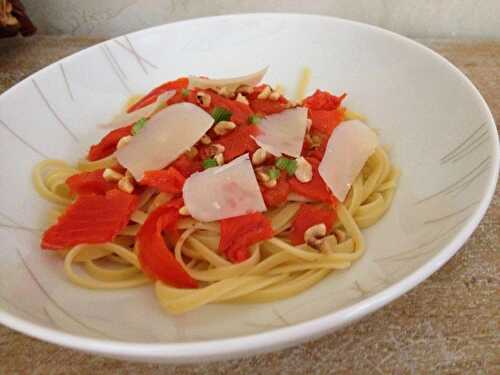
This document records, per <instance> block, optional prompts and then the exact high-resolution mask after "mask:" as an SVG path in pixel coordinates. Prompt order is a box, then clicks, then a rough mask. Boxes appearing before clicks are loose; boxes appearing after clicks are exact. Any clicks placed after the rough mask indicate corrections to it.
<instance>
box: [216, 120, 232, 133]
mask: <svg viewBox="0 0 500 375" xmlns="http://www.w3.org/2000/svg"><path fill="white" fill-rule="evenodd" d="M234 128H236V124H235V123H234V122H232V121H220V122H218V123H217V124H216V125H215V126H214V133H215V134H217V135H224V134H227V133H228V132H230V131H231V130H233V129H234Z"/></svg>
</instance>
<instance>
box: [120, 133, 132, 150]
mask: <svg viewBox="0 0 500 375" xmlns="http://www.w3.org/2000/svg"><path fill="white" fill-rule="evenodd" d="M131 140H132V136H131V135H127V136H126V137H123V138H122V139H120V140H119V141H118V143H117V144H116V149H117V150H118V149H119V148H121V147H123V146H125V145H126V144H127V143H129V142H130V141H131Z"/></svg>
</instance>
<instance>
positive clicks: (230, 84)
mask: <svg viewBox="0 0 500 375" xmlns="http://www.w3.org/2000/svg"><path fill="white" fill-rule="evenodd" d="M267 68H268V67H267V66H266V67H265V68H264V69H261V70H259V71H258V72H255V73H252V74H248V75H246V76H241V77H233V78H223V79H210V78H201V77H195V76H190V77H189V88H195V87H196V88H199V89H214V88H216V87H226V88H228V89H229V90H236V89H237V88H238V87H240V86H242V85H248V86H256V85H258V84H259V82H260V81H261V80H262V78H263V77H264V75H265V74H266V72H267Z"/></svg>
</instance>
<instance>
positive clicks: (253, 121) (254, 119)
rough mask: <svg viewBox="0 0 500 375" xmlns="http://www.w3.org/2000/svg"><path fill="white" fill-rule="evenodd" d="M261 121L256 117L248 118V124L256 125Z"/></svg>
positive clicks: (260, 118)
mask: <svg viewBox="0 0 500 375" xmlns="http://www.w3.org/2000/svg"><path fill="white" fill-rule="evenodd" d="M261 120H262V117H260V116H257V115H251V116H248V122H249V123H250V124H258V123H259V122H260V121H261Z"/></svg>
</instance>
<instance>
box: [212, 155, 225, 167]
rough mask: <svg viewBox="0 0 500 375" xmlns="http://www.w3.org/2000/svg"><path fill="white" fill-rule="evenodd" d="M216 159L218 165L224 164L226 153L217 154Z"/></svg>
mask: <svg viewBox="0 0 500 375" xmlns="http://www.w3.org/2000/svg"><path fill="white" fill-rule="evenodd" d="M214 160H215V161H216V162H217V165H222V164H224V154H215V156H214Z"/></svg>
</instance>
